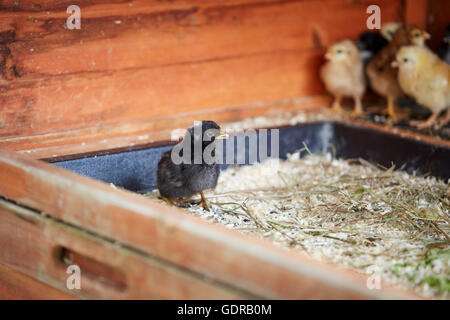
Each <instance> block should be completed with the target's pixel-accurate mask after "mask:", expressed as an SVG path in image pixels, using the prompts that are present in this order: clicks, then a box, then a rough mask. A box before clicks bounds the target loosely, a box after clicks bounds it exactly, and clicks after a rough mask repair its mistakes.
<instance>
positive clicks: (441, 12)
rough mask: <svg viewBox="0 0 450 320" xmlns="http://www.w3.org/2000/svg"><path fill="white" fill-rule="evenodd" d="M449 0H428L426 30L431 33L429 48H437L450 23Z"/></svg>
mask: <svg viewBox="0 0 450 320" xmlns="http://www.w3.org/2000/svg"><path fill="white" fill-rule="evenodd" d="M449 13H450V1H446V0H428V15H427V30H428V32H429V33H430V34H431V39H430V40H429V45H430V48H432V49H433V50H436V51H437V50H439V48H440V46H441V44H442V41H443V40H444V36H445V28H446V27H447V25H448V24H449V23H450V18H449V16H450V14H449Z"/></svg>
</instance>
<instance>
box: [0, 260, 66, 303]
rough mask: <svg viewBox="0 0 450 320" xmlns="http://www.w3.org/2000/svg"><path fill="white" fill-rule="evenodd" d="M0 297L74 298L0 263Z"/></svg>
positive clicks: (20, 298)
mask: <svg viewBox="0 0 450 320" xmlns="http://www.w3.org/2000/svg"><path fill="white" fill-rule="evenodd" d="M0 299H8V300H24V299H26V300H30V299H52V300H62V299H74V297H73V296H71V295H69V294H67V293H65V292H63V291H61V290H58V289H55V288H53V287H51V286H49V285H47V284H45V283H43V282H41V281H37V280H35V279H34V278H32V277H29V276H27V275H25V274H23V273H21V272H19V271H16V270H14V269H11V268H9V267H7V266H5V265H3V264H0Z"/></svg>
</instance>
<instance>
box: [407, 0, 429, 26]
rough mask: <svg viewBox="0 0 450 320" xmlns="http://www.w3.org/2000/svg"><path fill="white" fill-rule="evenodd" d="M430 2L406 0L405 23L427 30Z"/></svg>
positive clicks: (425, 0)
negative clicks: (428, 5)
mask: <svg viewBox="0 0 450 320" xmlns="http://www.w3.org/2000/svg"><path fill="white" fill-rule="evenodd" d="M427 4H428V0H406V2H405V22H406V23H408V24H413V25H416V26H417V27H419V28H421V29H425V28H426V25H427Z"/></svg>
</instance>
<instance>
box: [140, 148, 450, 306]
mask: <svg viewBox="0 0 450 320" xmlns="http://www.w3.org/2000/svg"><path fill="white" fill-rule="evenodd" d="M157 195H158V192H157V191H155V192H151V193H149V194H148V195H147V196H149V197H152V198H154V197H157ZM206 196H207V199H208V202H209V205H210V208H211V211H210V212H208V211H205V210H204V209H203V208H202V207H201V206H200V205H194V204H192V205H190V206H189V207H188V208H187V210H188V211H189V212H190V213H191V214H193V215H195V216H200V217H201V218H203V219H206V220H208V221H211V222H216V223H221V224H223V225H225V226H226V227H228V228H231V229H236V230H239V231H240V232H243V233H247V234H253V235H257V236H260V237H263V238H266V239H269V240H271V241H272V242H274V243H275V244H277V245H279V246H281V247H285V248H288V249H289V250H302V251H305V252H307V253H308V254H310V255H311V256H313V257H315V258H317V259H320V260H325V261H331V262H335V263H339V264H342V265H345V266H349V267H352V268H355V269H356V270H359V271H361V272H365V273H367V274H373V273H374V272H376V273H377V274H379V275H380V276H381V278H382V279H383V280H386V281H389V282H394V283H397V284H399V285H401V286H408V287H411V288H414V289H415V290H416V291H417V292H418V293H420V294H423V295H424V296H436V297H442V298H448V297H449V290H450V289H449V287H450V247H449V246H448V244H449V243H450V241H449V239H448V234H449V233H450V189H449V186H448V183H445V182H443V181H439V180H437V179H435V178H432V177H428V178H423V177H417V176H414V175H410V174H408V173H405V172H402V171H395V170H393V168H391V169H388V170H386V169H380V168H378V167H376V166H373V165H371V164H369V163H367V162H365V161H362V163H356V161H353V162H352V161H348V160H337V159H333V158H332V157H331V155H329V154H327V155H322V156H321V155H307V156H306V157H303V158H301V159H299V155H298V154H294V155H292V156H290V157H289V159H288V160H287V161H279V162H278V161H276V160H268V161H266V162H264V163H260V164H256V165H252V166H242V167H229V168H228V169H227V170H225V171H224V172H222V174H221V176H220V178H219V182H218V185H217V187H216V189H215V190H214V191H210V192H207V193H206Z"/></svg>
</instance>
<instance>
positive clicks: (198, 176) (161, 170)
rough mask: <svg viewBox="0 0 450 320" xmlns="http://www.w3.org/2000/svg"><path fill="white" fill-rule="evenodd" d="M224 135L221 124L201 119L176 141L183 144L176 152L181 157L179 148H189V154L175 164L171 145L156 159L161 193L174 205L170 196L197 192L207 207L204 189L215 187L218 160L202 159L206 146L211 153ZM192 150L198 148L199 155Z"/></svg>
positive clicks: (186, 195)
mask: <svg viewBox="0 0 450 320" xmlns="http://www.w3.org/2000/svg"><path fill="white" fill-rule="evenodd" d="M226 137H227V135H225V134H220V127H219V125H218V124H217V123H215V122H214V121H202V122H199V123H196V124H195V125H194V126H192V127H190V128H189V129H188V130H187V132H186V134H185V136H184V138H183V141H182V142H181V144H180V145H179V146H181V147H182V149H181V150H182V151H181V154H179V156H180V157H183V154H182V152H183V151H185V150H186V149H187V150H188V151H189V150H190V155H184V156H185V157H183V161H182V162H181V163H179V164H176V163H175V162H174V160H173V159H174V158H173V155H172V151H173V150H174V149H171V150H169V151H166V152H164V153H163V155H162V156H161V159H160V160H159V163H158V171H157V174H156V179H157V186H158V189H159V192H160V194H161V197H162V198H163V199H164V200H165V201H166V202H168V203H170V204H173V205H175V203H174V201H173V200H181V199H182V198H190V197H192V196H193V195H195V194H198V193H200V196H201V202H200V203H201V204H202V206H203V208H204V209H205V210H208V211H209V208H208V205H207V203H206V200H205V197H204V195H203V190H207V189H214V188H215V187H216V185H217V180H218V179H219V174H220V164H218V163H215V162H214V161H213V162H211V161H205V160H207V159H206V158H205V157H204V154H205V149H207V148H208V149H207V151H208V150H209V151H210V153H209V154H210V155H211V157H214V156H215V151H214V149H215V146H216V143H217V140H220V139H225V138H226ZM196 146H197V147H196ZM189 147H190V148H189ZM195 152H201V155H200V154H198V155H197V159H196V157H195ZM196 160H199V161H196Z"/></svg>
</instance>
